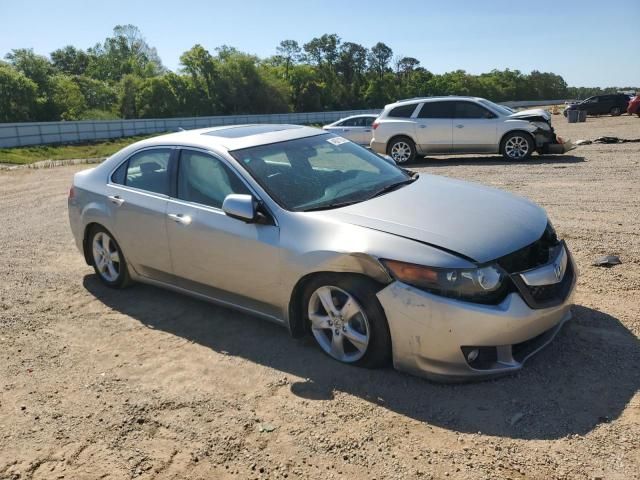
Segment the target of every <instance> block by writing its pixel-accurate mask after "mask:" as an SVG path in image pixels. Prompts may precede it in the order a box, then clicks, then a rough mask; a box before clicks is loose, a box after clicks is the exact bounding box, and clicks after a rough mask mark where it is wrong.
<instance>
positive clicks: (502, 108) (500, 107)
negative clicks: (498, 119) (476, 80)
mask: <svg viewBox="0 0 640 480" xmlns="http://www.w3.org/2000/svg"><path fill="white" fill-rule="evenodd" d="M480 103H482V104H484V105H485V106H487V107H489V108H490V109H492V110H493V111H497V112H499V113H501V114H502V115H511V114H512V113H515V110H514V109H512V108H509V107H506V106H504V105H498V104H497V103H493V102H491V101H489V100H485V99H484V98H483V99H481V100H480Z"/></svg>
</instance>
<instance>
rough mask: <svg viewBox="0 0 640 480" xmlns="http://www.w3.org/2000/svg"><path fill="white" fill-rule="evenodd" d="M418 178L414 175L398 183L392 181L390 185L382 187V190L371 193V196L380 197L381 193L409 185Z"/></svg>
mask: <svg viewBox="0 0 640 480" xmlns="http://www.w3.org/2000/svg"><path fill="white" fill-rule="evenodd" d="M417 179H418V177H417V176H416V177H412V178H407V179H405V180H401V181H399V182H396V183H391V184H389V185H387V186H386V187H382V188H381V189H380V190H376V191H375V192H374V193H373V195H371V196H370V197H369V198H375V197H379V196H380V195H384V194H385V193H389V192H392V191H394V190H397V189H398V188H400V187H402V186H404V185H409V184H410V183H413V182H415V181H416V180H417Z"/></svg>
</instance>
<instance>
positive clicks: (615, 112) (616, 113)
mask: <svg viewBox="0 0 640 480" xmlns="http://www.w3.org/2000/svg"><path fill="white" fill-rule="evenodd" d="M609 113H611V116H613V117H618V116H620V115H621V114H622V109H621V108H620V107H613V108H612V109H611V110H610V111H609Z"/></svg>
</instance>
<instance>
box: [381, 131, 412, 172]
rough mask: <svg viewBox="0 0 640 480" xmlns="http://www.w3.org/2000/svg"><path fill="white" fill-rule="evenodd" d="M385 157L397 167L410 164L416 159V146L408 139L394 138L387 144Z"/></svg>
mask: <svg viewBox="0 0 640 480" xmlns="http://www.w3.org/2000/svg"><path fill="white" fill-rule="evenodd" d="M387 155H389V156H390V157H391V158H393V161H394V162H396V163H397V164H398V165H405V164H407V163H411V162H413V161H414V160H415V158H416V144H415V143H414V142H413V140H411V139H410V138H409V137H396V138H394V139H393V140H391V141H390V142H389V145H388V146H387Z"/></svg>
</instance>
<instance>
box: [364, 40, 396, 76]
mask: <svg viewBox="0 0 640 480" xmlns="http://www.w3.org/2000/svg"><path fill="white" fill-rule="evenodd" d="M392 57H393V50H391V48H389V47H388V46H387V45H385V44H384V43H382V42H378V43H376V44H375V45H374V46H373V47H371V51H370V52H369V68H370V69H371V71H372V72H374V73H375V74H376V75H377V76H378V79H380V80H382V77H383V76H384V74H385V72H387V71H388V70H389V62H390V61H391V58H392Z"/></svg>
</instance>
